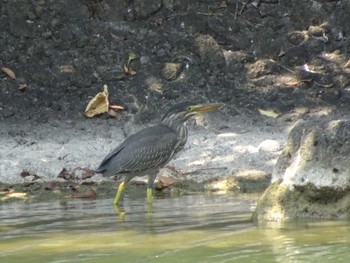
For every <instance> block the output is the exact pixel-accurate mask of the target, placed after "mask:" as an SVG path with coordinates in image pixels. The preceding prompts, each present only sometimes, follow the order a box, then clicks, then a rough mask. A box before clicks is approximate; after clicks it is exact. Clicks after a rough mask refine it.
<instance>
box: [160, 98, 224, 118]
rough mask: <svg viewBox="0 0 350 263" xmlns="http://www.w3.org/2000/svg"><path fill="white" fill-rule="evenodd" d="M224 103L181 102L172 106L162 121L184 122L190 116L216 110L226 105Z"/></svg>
mask: <svg viewBox="0 0 350 263" xmlns="http://www.w3.org/2000/svg"><path fill="white" fill-rule="evenodd" d="M224 106H225V104H223V103H208V104H193V103H190V102H181V103H178V104H175V105H174V106H172V107H171V108H170V109H169V110H168V111H167V112H166V113H165V114H164V116H163V118H162V122H166V123H173V122H177V123H184V122H185V121H187V120H188V119H189V118H190V117H192V116H194V115H197V114H199V113H202V112H207V111H211V110H216V109H219V108H222V107H224Z"/></svg>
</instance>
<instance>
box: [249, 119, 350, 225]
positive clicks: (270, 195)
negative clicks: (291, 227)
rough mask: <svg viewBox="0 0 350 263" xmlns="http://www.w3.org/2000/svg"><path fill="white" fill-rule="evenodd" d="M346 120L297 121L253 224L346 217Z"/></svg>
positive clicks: (349, 166) (349, 205) (349, 133)
mask: <svg viewBox="0 0 350 263" xmlns="http://www.w3.org/2000/svg"><path fill="white" fill-rule="evenodd" d="M349 215H350V121H348V120H333V121H326V120H323V121H304V122H299V123H297V124H296V126H295V127H294V128H293V129H292V131H291V132H290V134H289V137H288V140H287V143H286V145H285V147H284V149H283V151H282V153H281V155H280V157H279V159H278V161H277V163H276V166H275V168H274V172H273V175H272V184H271V186H270V187H269V188H268V189H267V190H266V192H265V193H264V195H263V196H262V197H261V199H260V200H259V202H258V206H257V209H256V212H255V215H254V217H255V219H257V220H261V219H262V220H289V219H293V218H301V217H312V218H348V217H349Z"/></svg>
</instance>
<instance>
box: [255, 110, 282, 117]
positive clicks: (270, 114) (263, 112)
mask: <svg viewBox="0 0 350 263" xmlns="http://www.w3.org/2000/svg"><path fill="white" fill-rule="evenodd" d="M258 110H259V112H260V114H261V115H264V116H267V117H270V118H274V119H276V118H277V117H278V116H279V114H278V113H276V112H275V111H274V110H262V109H258Z"/></svg>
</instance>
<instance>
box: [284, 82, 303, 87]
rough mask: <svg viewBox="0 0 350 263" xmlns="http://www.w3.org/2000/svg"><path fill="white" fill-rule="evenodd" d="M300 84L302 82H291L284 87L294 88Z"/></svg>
mask: <svg viewBox="0 0 350 263" xmlns="http://www.w3.org/2000/svg"><path fill="white" fill-rule="evenodd" d="M299 83H300V81H290V82H286V83H284V85H286V86H288V87H294V86H297V85H298V84H299Z"/></svg>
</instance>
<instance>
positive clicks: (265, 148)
mask: <svg viewBox="0 0 350 263" xmlns="http://www.w3.org/2000/svg"><path fill="white" fill-rule="evenodd" d="M280 149H281V145H280V143H279V142H278V141H275V140H265V141H263V142H262V143H260V144H259V146H258V150H259V152H277V151H279V150H280Z"/></svg>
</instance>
